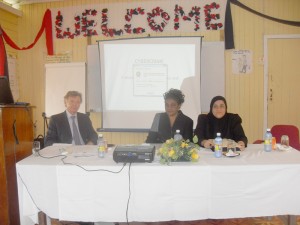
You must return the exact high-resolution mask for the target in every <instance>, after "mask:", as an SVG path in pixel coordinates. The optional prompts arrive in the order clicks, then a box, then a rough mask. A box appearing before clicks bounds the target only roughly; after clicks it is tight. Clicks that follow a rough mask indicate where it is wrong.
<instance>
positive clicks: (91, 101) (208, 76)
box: [87, 41, 225, 123]
mask: <svg viewBox="0 0 300 225" xmlns="http://www.w3.org/2000/svg"><path fill="white" fill-rule="evenodd" d="M224 52H225V50H224V42H221V41H220V42H202V52H201V87H199V88H200V93H201V94H200V101H201V111H202V113H206V112H209V105H210V101H211V99H212V98H213V97H214V96H216V95H222V96H224V95H225V59H224V57H225V56H224ZM87 82H88V89H87V95H88V98H87V99H88V103H87V110H88V111H95V112H100V108H101V107H100V106H101V89H100V88H99V87H100V86H101V85H100V82H101V80H100V64H99V53H98V45H88V46H87ZM195 123H196V121H195Z"/></svg>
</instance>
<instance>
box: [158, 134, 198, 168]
mask: <svg viewBox="0 0 300 225" xmlns="http://www.w3.org/2000/svg"><path fill="white" fill-rule="evenodd" d="M199 149H200V147H199V145H197V144H194V143H193V142H190V141H189V140H180V141H175V140H174V139H173V138H171V139H169V140H166V142H165V143H163V144H162V146H161V147H160V148H159V149H158V153H157V154H158V155H159V156H160V163H162V164H168V165H169V164H170V163H171V162H176V161H191V162H197V161H198V159H199V155H198V150H199Z"/></svg>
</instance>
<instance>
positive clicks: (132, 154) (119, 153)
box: [113, 145, 155, 163]
mask: <svg viewBox="0 0 300 225" xmlns="http://www.w3.org/2000/svg"><path fill="white" fill-rule="evenodd" d="M154 155H155V146H154V145H117V146H116V148H115V150H114V153H113V159H114V161H115V162H116V163H118V162H126V163H133V162H149V163H150V162H152V161H153V159H154Z"/></svg>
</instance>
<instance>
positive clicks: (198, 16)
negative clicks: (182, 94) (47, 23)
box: [51, 0, 227, 39]
mask: <svg viewBox="0 0 300 225" xmlns="http://www.w3.org/2000/svg"><path fill="white" fill-rule="evenodd" d="M226 5H227V0H189V1H187V0H174V1H173V0H170V1H164V0H160V1H147V2H140V1H136V2H132V3H128V2H118V3H105V4H97V5H81V6H72V7H64V8H55V9H54V8H52V9H51V14H52V24H53V35H54V38H56V39H73V38H76V37H87V36H101V35H102V36H105V37H114V36H124V35H131V34H136V35H141V34H154V33H171V34H172V35H174V36H176V35H179V34H180V33H183V32H189V33H190V32H200V31H209V30H222V29H224V23H225V12H226Z"/></svg>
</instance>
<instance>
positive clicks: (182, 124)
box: [146, 89, 193, 143]
mask: <svg viewBox="0 0 300 225" xmlns="http://www.w3.org/2000/svg"><path fill="white" fill-rule="evenodd" d="M164 100H165V110H166V112H164V113H157V114H156V115H155V117H154V120H153V123H152V127H151V129H150V131H149V134H148V137H147V139H146V143H163V142H165V141H166V140H168V139H170V138H173V137H174V134H175V133H176V130H180V134H181V135H182V137H183V139H185V140H187V139H189V140H192V137H193V120H192V119H191V118H189V117H188V116H186V115H184V114H183V113H182V112H181V110H180V107H181V105H182V103H183V102H184V94H183V93H182V92H181V91H180V90H177V89H170V90H169V91H167V92H166V93H164Z"/></svg>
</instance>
